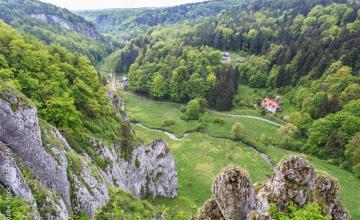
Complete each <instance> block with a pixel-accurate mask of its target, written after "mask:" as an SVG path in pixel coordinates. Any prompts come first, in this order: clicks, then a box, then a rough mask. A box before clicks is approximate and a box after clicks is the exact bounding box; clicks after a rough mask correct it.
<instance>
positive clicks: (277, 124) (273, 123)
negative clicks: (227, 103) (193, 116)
mask: <svg viewBox="0 0 360 220" xmlns="http://www.w3.org/2000/svg"><path fill="white" fill-rule="evenodd" d="M208 111H209V112H212V113H214V114H218V115H223V116H228V117H234V118H251V119H255V120H258V121H263V122H266V123H269V124H272V125H275V126H277V127H282V125H281V124H279V123H276V122H274V121H271V120H269V119H265V118H260V117H256V116H251V115H234V114H228V113H223V112H218V111H215V110H211V109H208Z"/></svg>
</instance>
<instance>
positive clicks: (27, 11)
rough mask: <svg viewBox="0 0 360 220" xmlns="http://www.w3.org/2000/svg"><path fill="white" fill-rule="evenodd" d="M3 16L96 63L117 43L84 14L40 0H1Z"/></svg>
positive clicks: (17, 27)
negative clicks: (106, 36) (101, 32)
mask: <svg viewBox="0 0 360 220" xmlns="http://www.w3.org/2000/svg"><path fill="white" fill-rule="evenodd" d="M0 19H2V20H3V21H4V22H6V23H7V24H9V25H11V26H13V27H14V28H16V29H18V30H21V31H23V32H25V33H28V34H31V35H33V36H35V37H37V38H38V39H40V40H42V41H43V42H44V43H46V44H57V45H60V46H63V47H65V48H67V49H69V50H71V51H72V52H77V53H80V54H83V55H86V56H88V57H89V58H90V60H91V61H92V62H93V63H96V62H99V61H101V60H102V59H103V58H104V57H105V56H107V55H108V54H109V53H110V52H111V51H112V49H113V47H116V46H117V45H116V44H115V45H112V42H111V41H110V39H106V38H105V37H103V36H102V35H101V34H99V33H98V31H97V30H96V28H95V26H94V25H93V24H92V23H91V22H88V21H86V20H85V19H84V18H82V17H80V16H78V15H76V14H74V13H72V12H70V11H68V10H66V9H62V8H59V7H56V6H54V5H51V4H47V3H43V2H40V1H36V0H1V1H0Z"/></svg>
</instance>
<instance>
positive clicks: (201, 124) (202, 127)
mask: <svg viewBox="0 0 360 220" xmlns="http://www.w3.org/2000/svg"><path fill="white" fill-rule="evenodd" d="M206 126H207V125H206V124H205V123H204V122H201V123H199V124H198V125H197V126H196V130H197V131H204V130H205V129H206Z"/></svg>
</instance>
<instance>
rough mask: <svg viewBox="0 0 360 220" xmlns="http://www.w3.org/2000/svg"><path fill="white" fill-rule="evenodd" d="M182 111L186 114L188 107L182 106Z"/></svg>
mask: <svg viewBox="0 0 360 220" xmlns="http://www.w3.org/2000/svg"><path fill="white" fill-rule="evenodd" d="M180 111H181V112H182V113H185V112H186V106H184V105H183V106H181V108H180Z"/></svg>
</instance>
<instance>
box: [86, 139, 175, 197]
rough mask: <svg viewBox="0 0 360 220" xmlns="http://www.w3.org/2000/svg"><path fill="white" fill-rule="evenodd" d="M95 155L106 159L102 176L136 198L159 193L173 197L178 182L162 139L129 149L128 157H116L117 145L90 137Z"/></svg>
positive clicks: (117, 152) (169, 154) (172, 161)
mask: <svg viewBox="0 0 360 220" xmlns="http://www.w3.org/2000/svg"><path fill="white" fill-rule="evenodd" d="M92 145H93V146H94V148H95V149H98V151H97V154H98V155H99V156H102V157H103V158H104V159H106V160H108V161H110V163H109V165H108V166H107V168H106V169H105V173H106V177H105V178H106V179H107V180H108V181H110V182H111V183H112V184H113V185H115V186H119V187H121V188H123V189H125V190H127V191H129V192H131V193H132V194H134V195H135V196H136V197H138V198H145V197H147V196H151V197H155V196H162V197H166V198H174V197H176V196H177V193H178V181H177V172H176V167H175V162H174V159H173V156H172V154H171V152H170V150H169V148H168V147H167V145H166V143H165V142H164V141H163V140H158V141H154V142H152V143H151V144H149V145H147V146H143V145H139V146H137V147H135V149H133V150H132V155H131V157H130V158H131V159H130V160H126V159H123V158H120V157H119V156H118V155H120V150H121V149H119V147H108V146H106V145H103V144H102V143H100V142H98V141H95V140H93V142H92Z"/></svg>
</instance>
